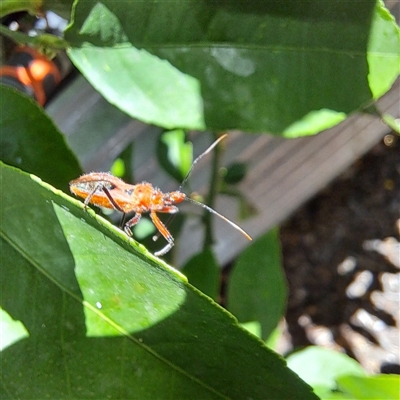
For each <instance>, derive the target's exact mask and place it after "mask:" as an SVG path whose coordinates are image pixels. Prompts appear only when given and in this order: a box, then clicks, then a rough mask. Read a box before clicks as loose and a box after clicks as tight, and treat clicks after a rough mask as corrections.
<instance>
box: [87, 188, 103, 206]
mask: <svg viewBox="0 0 400 400" xmlns="http://www.w3.org/2000/svg"><path fill="white" fill-rule="evenodd" d="M101 189H103V184H102V183H99V184H97V185H96V186H95V187H94V189H93V190H92V191H91V192H90V193H89V196H88V197H86V199H85V201H84V202H83V204H84V206H85V208H87V206H88V205H89V203H90V200H92V197H93V195H94V194H95V193H96V192H97V191H98V190H101Z"/></svg>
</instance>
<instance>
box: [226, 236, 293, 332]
mask: <svg viewBox="0 0 400 400" xmlns="http://www.w3.org/2000/svg"><path fill="white" fill-rule="evenodd" d="M286 296H287V287H286V281H285V276H284V273H283V270H282V261H281V248H280V244H279V238H278V230H277V229H273V230H271V231H270V232H268V233H267V234H265V235H263V236H261V237H260V238H258V239H257V240H256V241H255V242H254V243H253V244H252V245H250V246H249V247H248V248H247V249H246V250H245V251H244V252H243V253H242V254H241V255H240V256H239V257H238V259H237V261H236V263H235V266H234V268H233V270H232V273H231V275H230V278H229V282H228V296H227V306H228V307H227V308H228V310H229V311H231V312H232V313H233V314H234V315H235V316H236V317H237V318H238V319H239V321H240V322H250V321H259V322H260V324H261V328H262V337H263V338H264V339H266V338H268V336H269V335H270V334H271V332H272V331H273V330H274V328H275V327H276V325H277V324H278V322H279V320H280V319H281V318H282V316H283V314H284V312H285V306H286Z"/></svg>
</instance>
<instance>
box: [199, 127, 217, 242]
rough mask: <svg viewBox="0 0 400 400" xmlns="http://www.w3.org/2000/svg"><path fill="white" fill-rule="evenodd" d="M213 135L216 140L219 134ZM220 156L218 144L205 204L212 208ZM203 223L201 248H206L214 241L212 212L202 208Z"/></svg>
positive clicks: (215, 193) (214, 154) (214, 153)
mask: <svg viewBox="0 0 400 400" xmlns="http://www.w3.org/2000/svg"><path fill="white" fill-rule="evenodd" d="M213 135H214V140H216V139H217V138H218V136H219V135H218V134H217V133H213ZM221 156H222V151H221V147H220V146H219V145H218V146H217V147H216V148H215V149H214V152H213V158H212V163H211V176H210V188H209V191H208V195H207V198H206V204H207V205H208V206H209V207H211V208H214V203H215V199H216V195H217V190H218V184H219V175H218V170H219V162H220V159H221ZM203 223H204V226H205V237H204V245H203V250H206V249H207V248H209V247H210V246H211V245H212V244H213V243H214V237H213V231H212V214H211V213H210V212H208V211H207V210H204V214H203Z"/></svg>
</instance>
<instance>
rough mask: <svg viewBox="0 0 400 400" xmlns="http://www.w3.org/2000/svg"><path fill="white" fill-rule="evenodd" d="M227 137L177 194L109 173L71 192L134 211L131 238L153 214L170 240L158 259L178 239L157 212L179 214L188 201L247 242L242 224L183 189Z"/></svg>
mask: <svg viewBox="0 0 400 400" xmlns="http://www.w3.org/2000/svg"><path fill="white" fill-rule="evenodd" d="M226 136H227V134H225V135H222V136H221V137H219V138H218V139H217V140H216V141H215V142H214V143H213V144H212V145H211V146H210V147H209V148H208V149H207V150H205V151H204V152H203V153H202V154H200V155H199V156H198V157H197V158H196V159H195V160H194V161H193V163H192V166H191V167H190V169H189V172H188V173H187V175H186V177H185V178H184V180H183V181H182V183H181V185H180V186H179V189H178V190H176V191H174V192H169V193H163V192H162V191H161V190H160V189H158V188H155V187H153V185H152V184H151V183H148V182H142V183H138V184H136V185H130V184H128V183H125V182H124V181H123V180H122V179H119V178H117V177H116V176H114V175H112V174H110V173H108V172H91V173H89V174H85V175H82V176H81V177H79V178H77V179H75V180H73V181H71V182H70V183H69V185H70V190H71V192H72V193H74V194H75V195H76V196H78V197H82V198H83V199H85V201H84V205H85V207H87V206H88V204H89V203H91V204H94V205H96V206H99V207H105V208H111V209H115V210H117V211H120V212H122V213H124V214H126V213H130V212H134V213H135V215H134V216H133V218H131V219H130V220H129V221H127V222H126V223H125V226H124V231H125V233H126V234H127V235H128V236H132V231H131V227H133V226H134V225H136V224H137V223H138V222H139V221H140V218H141V216H142V214H143V213H150V218H151V220H152V221H153V224H154V225H155V227H156V228H157V229H158V231H159V232H160V233H161V235H162V236H163V237H164V239H165V240H166V241H167V245H166V246H165V247H163V248H162V249H161V250H159V251H157V252H156V253H154V254H155V256H162V255H164V254H166V253H168V251H170V250H171V248H172V247H173V246H174V238H173V237H172V235H171V234H170V232H169V231H168V229H167V228H166V226H165V225H164V224H163V223H162V222H161V220H160V219H159V217H158V216H157V213H167V214H175V213H177V212H178V211H179V209H178V207H177V206H176V204H179V203H181V202H182V201H184V200H188V201H190V202H191V203H194V204H196V205H198V206H200V207H203V208H205V209H206V210H208V211H209V212H211V213H213V214H215V215H217V216H218V217H220V218H222V219H223V220H224V221H226V222H228V223H229V224H230V225H232V226H233V227H234V228H235V229H237V230H238V231H239V232H241V233H242V234H243V235H244V236H245V237H246V238H247V239H249V240H252V238H251V237H250V236H249V235H248V234H247V233H246V232H245V231H244V230H243V229H242V228H240V227H239V226H238V225H236V224H235V223H234V222H232V221H230V220H229V219H228V218H226V217H224V216H223V215H221V214H220V213H218V212H217V211H215V210H214V209H212V208H211V207H209V206H207V205H206V204H203V203H200V202H198V201H196V200H193V199H192V198H190V197H188V196H187V195H186V194H185V193H183V191H182V188H183V186H184V185H185V183H186V182H187V180H188V178H189V176H190V174H191V172H192V170H193V167H194V166H195V165H196V164H197V163H198V162H199V161H200V159H201V158H203V157H204V156H205V155H206V154H208V153H209V152H210V151H211V150H212V149H213V148H214V147H215V146H217V144H218V143H219V142H220V141H221V140H223V139H224V138H225V137H226Z"/></svg>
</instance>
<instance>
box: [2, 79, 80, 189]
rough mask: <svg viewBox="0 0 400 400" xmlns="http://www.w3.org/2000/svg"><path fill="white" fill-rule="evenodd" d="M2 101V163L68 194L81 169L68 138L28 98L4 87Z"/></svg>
mask: <svg viewBox="0 0 400 400" xmlns="http://www.w3.org/2000/svg"><path fill="white" fill-rule="evenodd" d="M0 99H1V100H2V105H1V106H2V110H1V111H2V112H1V113H0V131H1V135H0V159H1V160H2V161H4V162H5V163H7V164H10V165H14V166H16V167H18V168H21V169H23V170H25V171H27V172H31V173H33V174H35V175H38V176H40V177H42V178H43V179H45V180H46V181H47V182H50V183H51V184H52V185H54V186H56V187H58V188H60V189H61V188H62V189H64V190H67V189H68V182H69V181H70V180H71V179H74V178H76V177H77V176H79V175H80V173H81V169H80V167H79V164H78V161H77V160H76V158H75V156H74V155H73V154H72V152H71V150H70V149H69V147H68V145H67V144H66V142H65V138H64V136H63V135H62V134H61V133H60V131H59V130H58V129H57V128H56V126H55V125H54V123H53V122H52V120H51V119H50V118H49V117H48V116H47V115H46V114H45V112H44V111H43V109H42V108H41V107H39V106H38V105H37V104H36V103H35V102H34V101H33V100H31V99H29V98H27V97H26V96H25V95H22V94H20V93H19V92H17V91H16V90H14V89H11V88H8V87H6V86H3V85H0Z"/></svg>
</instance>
